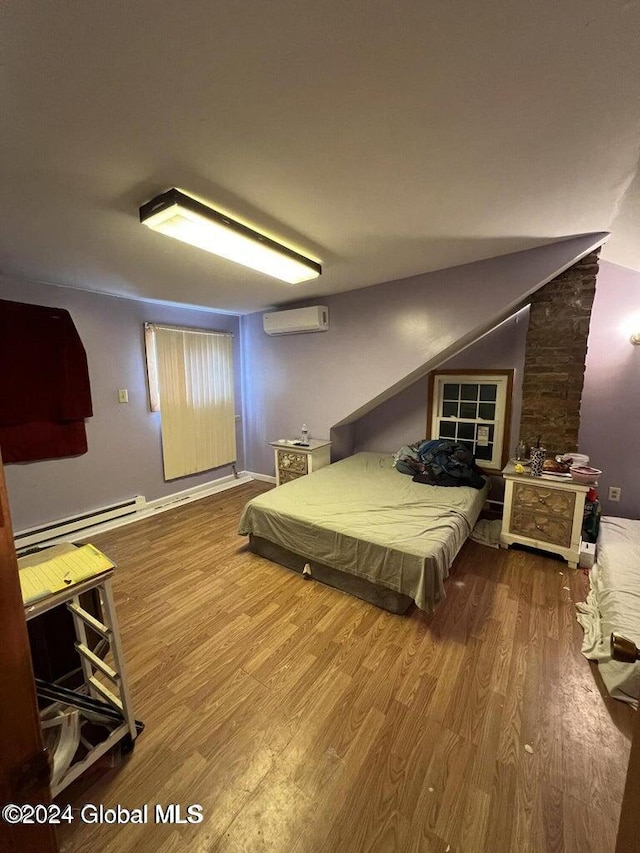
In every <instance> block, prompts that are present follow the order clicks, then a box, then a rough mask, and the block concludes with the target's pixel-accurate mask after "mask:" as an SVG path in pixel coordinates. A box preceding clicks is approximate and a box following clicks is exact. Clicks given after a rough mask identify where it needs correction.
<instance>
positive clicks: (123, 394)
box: [118, 388, 129, 403]
mask: <svg viewBox="0 0 640 853" xmlns="http://www.w3.org/2000/svg"><path fill="white" fill-rule="evenodd" d="M118 402H119V403H128V402H129V392H128V391H127V389H126V388H120V390H119V391H118Z"/></svg>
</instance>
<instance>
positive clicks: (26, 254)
mask: <svg viewBox="0 0 640 853" xmlns="http://www.w3.org/2000/svg"><path fill="white" fill-rule="evenodd" d="M0 15H1V18H0V30H1V33H2V34H1V36H0V38H1V39H2V42H3V43H2V44H1V45H0V48H1V56H0V80H1V85H2V91H1V92H0V96H1V103H2V113H3V116H2V119H1V122H2V124H1V129H0V137H1V149H0V182H1V186H0V189H1V198H2V200H3V214H4V215H3V217H2V219H3V222H2V226H1V227H0V270H1V271H2V272H4V273H7V274H14V275H18V276H24V277H28V278H32V279H36V280H39V281H46V282H51V283H55V284H64V285H70V286H73V287H80V288H86V289H91V290H97V291H101V292H106V293H115V294H123V295H128V296H134V297H138V298H151V299H161V300H168V301H173V302H180V303H186V304H192V305H202V306H208V307H212V308H218V309H224V310H227V311H238V312H246V311H253V310H259V309H262V308H265V307H267V306H270V305H277V304H282V303H284V302H288V301H292V300H295V299H299V298H306V297H309V296H310V297H317V296H321V295H324V294H329V293H335V292H339V291H344V290H351V289H353V288H360V287H365V286H367V285H371V284H377V283H379V282H382V281H389V280H393V279H398V278H402V277H405V276H409V275H413V274H417V273H421V272H426V271H429V270H434V269H439V268H443V267H449V266H454V265H457V264H462V263H466V262H469V261H474V260H479V259H481V258H487V257H492V256H494V255H499V254H505V253H507V252H513V251H517V250H520V249H525V248H530V247H533V246H537V245H541V244H543V243H547V242H550V241H554V240H557V239H560V238H562V237H566V236H568V235H572V234H579V233H584V232H591V231H611V232H612V237H611V239H610V241H609V243H608V244H607V245H606V246H605V247H604V249H603V254H602V256H603V257H604V258H607V259H608V260H610V261H613V262H615V263H618V264H621V265H623V266H627V267H631V268H633V269H638V270H640V239H639V238H640V178H639V177H638V157H639V150H640V40H639V38H638V36H639V33H640V3H639V2H638V0H608V2H606V3H603V2H602V0H562V2H558V0H538V2H535V3H532V2H531V0H512V2H511V3H505V2H504V0H499V2H498V0H486V2H483V3H473V2H461V0H446V2H445V0H439V2H438V0H431V2H425V0H415V2H412V0H396V2H393V3H391V2H381V0H369V2H345V0H340V2H338V0H313V1H312V0H306V2H305V0H276V2H267V0H261V2H258V0H244V2H242V0H216V2H215V3H212V2H210V0H185V2H182V3H159V2H157V0H153V2H152V0H134V2H129V3H92V2H89V3H87V2H84V0H64V2H42V0H20V2H16V3H9V2H8V0H5V2H4V3H3V4H2V12H1V13H0ZM171 186H177V187H180V188H182V189H183V190H186V191H187V192H191V193H193V194H196V195H198V196H200V197H203V198H205V199H207V200H209V201H210V202H211V203H212V204H213V205H214V206H217V207H219V208H221V209H223V210H226V211H227V212H229V213H231V214H234V215H236V216H237V217H239V218H242V219H243V220H245V221H248V222H250V223H251V224H252V225H253V226H254V227H256V228H258V229H260V230H264V231H266V232H267V233H269V234H271V235H272V236H274V237H276V238H279V239H280V240H282V241H284V242H288V243H289V244H290V245H292V246H293V247H294V248H296V249H298V250H299V251H302V252H303V253H304V254H309V255H311V256H315V257H317V258H318V259H320V260H321V262H322V264H323V275H322V277H321V278H320V279H317V280H316V281H312V282H309V283H306V284H302V285H296V286H291V285H286V284H282V283H280V282H277V281H276V280H275V279H270V278H268V277H266V276H263V275H261V274H259V273H255V272H252V271H250V270H245V269H244V268H242V267H238V266H236V265H234V264H232V263H230V262H227V261H223V260H219V259H217V258H215V257H214V256H212V255H209V254H207V253H205V252H201V251H200V250H197V249H194V248H192V247H189V246H186V245H183V244H181V243H177V242H176V241H173V240H169V239H167V238H166V237H162V236H160V235H157V234H154V233H152V232H150V231H149V230H148V229H146V228H144V227H143V226H141V225H140V224H139V222H138V207H139V206H140V204H142V203H143V202H145V201H147V200H149V199H150V198H151V197H153V196H154V195H157V194H158V193H159V192H161V191H163V190H165V189H167V188H169V187H171Z"/></svg>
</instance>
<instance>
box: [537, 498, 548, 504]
mask: <svg viewBox="0 0 640 853" xmlns="http://www.w3.org/2000/svg"><path fill="white" fill-rule="evenodd" d="M538 503H541V504H546V501H545V499H544V498H538Z"/></svg>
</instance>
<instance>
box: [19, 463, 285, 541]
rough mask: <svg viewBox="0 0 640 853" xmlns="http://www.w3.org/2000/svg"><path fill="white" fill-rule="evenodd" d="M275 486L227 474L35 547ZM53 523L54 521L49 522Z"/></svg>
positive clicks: (245, 474)
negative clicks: (247, 488) (244, 489)
mask: <svg viewBox="0 0 640 853" xmlns="http://www.w3.org/2000/svg"><path fill="white" fill-rule="evenodd" d="M263 479H266V480H267V481H268V482H273V483H275V477H266V476H265V475H263V474H252V473H250V472H249V471H241V472H240V473H239V474H238V476H237V477H234V476H233V474H229V475H228V476H226V477H220V478H219V479H218V480H210V481H209V482H208V483H202V484H201V485H199V486H193V487H192V488H190V489H184V490H183V491H180V492H174V493H173V494H170V495H164V496H163V497H161V498H156V499H155V500H152V501H147V503H146V504H145V505H144V509H141V510H139V511H138V512H135V513H133V514H131V515H126V516H123V517H122V518H114V519H112V520H110V521H105V522H102V523H100V524H96V525H93V526H92V527H85V528H83V529H82V530H79V531H77V532H73V533H70V534H66V535H61V536H56V537H52V538H51V539H47V540H46V541H43V542H40V543H38V547H40V548H46V547H48V546H50V545H55V544H56V543H58V542H77V541H79V540H86V539H87V537H89V536H95V535H97V534H98V533H107V532H108V531H109V530H115V529H116V528H118V527H124V526H125V525H127V524H134V523H135V522H136V521H142V519H143V518H149V517H150V516H152V515H157V514H158V513H161V512H166V511H167V510H170V509H175V507H176V506H182V505H183V504H186V503H192V502H193V501H197V500H200V498H206V497H208V496H209V495H215V494H217V493H218V492H224V491H226V490H227V489H235V488H236V486H242V485H244V484H245V483H250V482H251V481H252V480H263ZM51 524H52V525H54V524H56V522H55V521H52V522H51ZM22 533H24V531H19V532H18V533H17V534H16V536H20V535H22Z"/></svg>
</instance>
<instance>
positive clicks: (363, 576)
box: [238, 453, 489, 613]
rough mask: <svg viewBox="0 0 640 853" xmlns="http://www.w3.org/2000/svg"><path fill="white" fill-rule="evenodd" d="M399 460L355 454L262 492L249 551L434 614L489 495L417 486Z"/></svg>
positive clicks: (248, 515)
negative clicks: (395, 462) (399, 467)
mask: <svg viewBox="0 0 640 853" xmlns="http://www.w3.org/2000/svg"><path fill="white" fill-rule="evenodd" d="M393 459H394V457H393V456H391V455H386V454H379V453H356V454H355V455H354V456H350V457H348V458H347V459H343V460H342V461H340V462H336V463H334V464H333V465H330V466H327V467H325V468H322V469H320V470H318V471H315V472H313V473H312V474H309V475H308V476H306V477H300V478H299V479H297V480H293V481H292V482H290V483H286V484H285V485H283V486H279V487H278V488H277V489H273V490H272V491H269V492H267V493H265V494H264V495H260V496H259V497H256V498H254V499H253V500H251V501H249V503H248V504H247V505H246V507H245V508H244V512H243V514H242V518H241V520H240V525H239V528H238V532H239V533H240V534H242V535H248V536H249V537H250V547H251V550H252V551H254V552H256V553H258V554H260V555H261V556H264V557H267V558H268V559H271V560H275V561H276V562H278V563H281V564H282V565H285V566H287V567H288V568H292V569H294V570H296V571H299V572H302V571H304V573H305V574H309V572H310V573H311V575H312V576H313V577H314V578H316V579H317V580H320V581H322V582H323V583H327V584H329V585H330V586H335V587H337V588H339V589H342V590H344V591H345V592H349V593H351V594H352V595H356V596H358V597H359V598H363V599H365V600H366V601H369V602H371V603H373V604H376V605H378V606H379V607H383V608H384V609H385V610H390V611H391V612H393V613H404V612H405V611H406V610H407V609H408V608H409V607H410V606H411V605H412V604H413V603H414V602H415V604H416V605H417V606H418V607H419V608H420V609H421V610H424V611H427V612H430V611H431V610H432V609H433V607H434V606H435V604H436V603H437V602H438V601H439V600H440V599H441V598H443V597H444V595H445V592H444V581H445V579H446V578H447V576H448V574H449V568H450V567H451V564H452V563H453V561H454V559H455V557H456V554H457V553H458V551H459V550H460V548H461V547H462V545H463V543H464V542H465V540H466V539H467V537H468V536H469V534H470V532H471V531H472V530H473V526H474V524H475V522H476V520H477V518H478V515H479V513H480V509H481V508H482V505H483V503H484V501H485V498H486V496H487V493H488V491H489V485H488V483H485V485H484V488H482V489H473V488H471V487H470V486H461V487H443V486H430V485H424V484H422V483H414V482H413V481H412V479H411V477H409V476H407V475H405V474H401V473H399V472H398V471H397V470H396V469H395V468H394V467H393Z"/></svg>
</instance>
